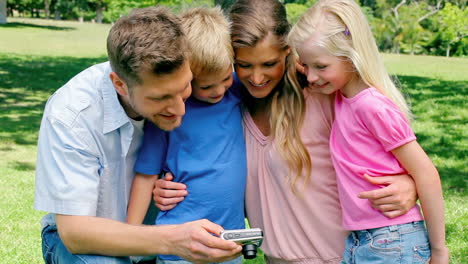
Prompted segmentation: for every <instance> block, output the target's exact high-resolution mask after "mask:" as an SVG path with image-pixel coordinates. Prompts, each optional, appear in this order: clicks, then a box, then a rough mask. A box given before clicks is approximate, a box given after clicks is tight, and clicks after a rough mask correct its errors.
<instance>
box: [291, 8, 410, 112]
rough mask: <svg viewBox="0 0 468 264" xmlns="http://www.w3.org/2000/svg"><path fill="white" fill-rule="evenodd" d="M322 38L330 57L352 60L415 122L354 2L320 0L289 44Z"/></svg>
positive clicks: (366, 79)
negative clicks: (317, 37)
mask: <svg viewBox="0 0 468 264" xmlns="http://www.w3.org/2000/svg"><path fill="white" fill-rule="evenodd" d="M315 32H319V33H320V35H321V36H322V37H321V38H320V39H319V40H318V41H317V42H316V44H317V45H319V46H321V47H323V48H325V49H326V50H327V51H328V52H329V53H330V54H332V55H334V56H339V57H346V58H348V59H349V60H351V61H352V63H353V64H354V67H355V68H356V71H357V72H358V73H359V76H360V77H361V79H362V80H363V81H364V82H365V83H366V84H367V85H369V86H372V87H375V88H376V89H378V90H379V91H380V92H381V93H383V94H384V95H386V96H387V97H388V98H390V99H391V100H392V101H393V102H394V103H395V104H396V105H397V106H398V107H399V108H400V110H401V111H402V112H403V114H404V115H405V116H406V117H407V118H408V120H410V119H411V112H410V110H409V107H408V105H407V104H406V101H405V98H404V97H403V95H402V94H401V92H400V91H399V89H398V88H397V87H396V86H395V84H394V83H393V81H392V79H391V78H390V76H389V74H388V73H387V70H386V69H385V65H384V63H383V60H382V58H381V56H380V54H379V50H378V48H377V45H376V43H375V39H374V36H373V35H372V31H371V29H370V26H369V23H368V22H367V19H366V17H365V15H364V13H363V12H362V10H361V8H360V7H359V5H358V4H357V3H356V2H354V1H353V0H320V1H318V2H317V3H316V4H315V5H313V6H312V7H311V8H309V9H308V10H307V11H306V12H305V13H304V14H303V15H302V17H301V18H300V19H299V21H298V22H297V24H296V25H295V26H294V27H293V29H292V30H291V33H290V34H289V38H288V42H289V43H290V44H291V45H292V46H294V47H297V46H299V45H301V44H303V43H304V42H305V41H306V40H308V39H309V38H310V37H311V36H312V34H313V33H315Z"/></svg>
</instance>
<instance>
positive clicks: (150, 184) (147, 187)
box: [127, 173, 158, 225]
mask: <svg viewBox="0 0 468 264" xmlns="http://www.w3.org/2000/svg"><path fill="white" fill-rule="evenodd" d="M157 178H158V175H146V174H141V173H136V174H135V177H134V178H133V184H132V189H131V191H130V200H129V202H128V208H127V223H129V224H137V225H140V224H141V223H143V220H144V219H145V215H146V212H147V211H148V206H149V204H150V202H151V197H152V192H153V188H154V181H155V180H156V179H157Z"/></svg>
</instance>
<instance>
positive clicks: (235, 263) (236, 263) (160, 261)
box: [156, 257, 242, 264]
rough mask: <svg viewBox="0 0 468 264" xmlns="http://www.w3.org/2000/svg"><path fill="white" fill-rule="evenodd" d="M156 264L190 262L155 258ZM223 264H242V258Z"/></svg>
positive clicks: (189, 263) (187, 262) (185, 263)
mask: <svg viewBox="0 0 468 264" xmlns="http://www.w3.org/2000/svg"><path fill="white" fill-rule="evenodd" d="M156 263H157V264H191V263H192V262H189V261H186V260H163V259H160V258H157V261H156ZM222 263H223V264H242V257H238V258H235V259H233V260H230V261H226V262H222Z"/></svg>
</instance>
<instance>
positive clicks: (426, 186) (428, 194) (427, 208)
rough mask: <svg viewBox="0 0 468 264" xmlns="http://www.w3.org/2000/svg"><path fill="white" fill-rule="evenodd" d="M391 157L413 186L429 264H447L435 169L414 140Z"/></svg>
mask: <svg viewBox="0 0 468 264" xmlns="http://www.w3.org/2000/svg"><path fill="white" fill-rule="evenodd" d="M392 153H393V154H394V155H395V157H396V158H397V159H398V161H399V162H400V163H401V164H402V166H403V167H404V168H405V169H406V170H407V171H408V173H409V174H410V175H411V176H412V177H413V179H414V181H415V183H416V189H417V192H418V195H419V200H420V201H421V207H422V210H423V214H424V218H425V221H426V225H427V228H428V232H429V239H430V242H431V250H432V259H431V263H448V249H447V246H446V244H445V221H444V200H443V196H442V187H441V183H440V178H439V173H438V172H437V169H436V168H435V166H434V164H433V163H432V161H431V160H430V158H429V157H428V156H427V154H426V153H425V152H424V150H423V149H422V148H421V146H420V145H419V144H418V142H417V141H415V140H414V141H411V142H409V143H407V144H405V145H403V146H400V147H398V148H396V149H393V150H392Z"/></svg>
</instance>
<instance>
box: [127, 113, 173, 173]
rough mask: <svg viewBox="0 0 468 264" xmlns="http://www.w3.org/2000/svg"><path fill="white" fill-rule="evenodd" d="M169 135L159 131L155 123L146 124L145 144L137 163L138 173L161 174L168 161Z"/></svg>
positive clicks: (136, 169) (141, 148) (139, 153)
mask: <svg viewBox="0 0 468 264" xmlns="http://www.w3.org/2000/svg"><path fill="white" fill-rule="evenodd" d="M168 135H169V134H168V132H166V131H163V130H161V129H159V128H158V127H156V126H155V125H154V124H153V123H151V122H146V124H145V127H144V136H143V143H142V144H141V147H140V150H139V152H138V157H137V160H136V162H135V167H134V170H135V171H136V172H138V173H142V174H147V175H155V174H160V173H161V171H162V168H163V165H164V162H165V160H166V153H167V147H168Z"/></svg>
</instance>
